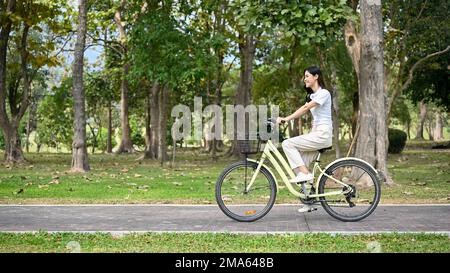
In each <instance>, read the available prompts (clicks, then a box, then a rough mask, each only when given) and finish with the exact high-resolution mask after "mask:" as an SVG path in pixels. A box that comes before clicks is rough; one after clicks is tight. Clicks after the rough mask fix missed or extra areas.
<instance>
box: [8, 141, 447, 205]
mask: <svg viewBox="0 0 450 273" xmlns="http://www.w3.org/2000/svg"><path fill="white" fill-rule="evenodd" d="M139 156H140V155H139V154H136V155H102V154H95V155H90V157H89V160H90V166H91V169H92V171H90V172H89V173H87V174H71V173H69V172H68V170H69V167H70V163H71V155H70V154H36V153H31V154H26V158H27V159H28V160H30V161H31V162H32V163H31V164H29V165H23V166H9V165H5V164H2V165H0V204H70V203H107V204H116V203H117V204H124V203H127V204H131V203H191V204H215V197H214V185H215V181H216V179H217V177H218V176H219V174H220V173H221V171H222V170H223V169H224V168H225V167H226V166H227V165H229V164H231V163H233V162H235V161H236V159H233V158H225V157H221V158H220V159H219V160H218V161H217V162H213V161H212V160H211V158H210V155H208V154H206V153H202V152H201V151H200V150H187V151H183V152H178V153H177V158H176V164H175V166H174V167H169V166H166V167H161V166H160V163H159V162H157V161H151V160H148V161H142V162H141V161H137V160H136V159H137V158H139ZM333 159H334V152H327V153H326V154H325V156H324V157H322V166H323V167H324V166H326V165H327V164H328V163H329V162H331V161H332V160H333ZM168 165H170V164H168ZM388 167H389V171H390V172H391V174H392V175H393V179H394V181H395V183H396V185H395V186H393V187H387V186H383V187H382V197H381V203H385V204H386V203H446V204H448V203H450V152H449V150H448V149H447V150H432V149H426V150H424V149H420V150H419V149H416V150H405V151H403V153H402V154H400V155H389V160H388ZM280 181H281V180H280ZM277 202H278V203H297V202H298V200H297V199H295V198H294V197H293V196H292V195H290V193H289V192H288V190H287V189H281V190H280V192H279V195H278V197H277Z"/></svg>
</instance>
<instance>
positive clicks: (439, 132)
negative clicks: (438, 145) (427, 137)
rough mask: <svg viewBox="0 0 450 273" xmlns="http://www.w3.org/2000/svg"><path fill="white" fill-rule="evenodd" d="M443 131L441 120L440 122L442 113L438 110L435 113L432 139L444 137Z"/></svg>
mask: <svg viewBox="0 0 450 273" xmlns="http://www.w3.org/2000/svg"><path fill="white" fill-rule="evenodd" d="M443 133H444V131H443V122H442V114H441V113H440V112H437V113H436V124H435V127H434V134H433V137H434V140H442V139H444V134H443Z"/></svg>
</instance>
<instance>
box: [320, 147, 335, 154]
mask: <svg viewBox="0 0 450 273" xmlns="http://www.w3.org/2000/svg"><path fill="white" fill-rule="evenodd" d="M332 148H333V147H332V146H330V147H327V148H322V149H320V150H317V151H319V153H324V152H326V151H328V150H331V149H332Z"/></svg>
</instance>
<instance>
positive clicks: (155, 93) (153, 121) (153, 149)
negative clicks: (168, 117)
mask: <svg viewBox="0 0 450 273" xmlns="http://www.w3.org/2000/svg"><path fill="white" fill-rule="evenodd" d="M160 89H161V88H160V85H159V84H158V83H156V82H155V83H153V85H152V88H150V89H149V93H148V97H149V98H148V100H149V109H147V111H150V125H149V127H148V128H147V129H146V130H147V132H146V134H147V135H148V136H147V137H146V138H147V140H148V141H149V142H148V143H147V145H146V147H145V155H144V158H145V159H158V151H159V140H160V137H159V126H160V124H159V114H160V112H159V93H160Z"/></svg>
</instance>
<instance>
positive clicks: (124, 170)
mask: <svg viewBox="0 0 450 273" xmlns="http://www.w3.org/2000/svg"><path fill="white" fill-rule="evenodd" d="M120 171H121V172H123V173H127V172H128V171H129V170H128V169H127V168H124V169H122V170H120Z"/></svg>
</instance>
